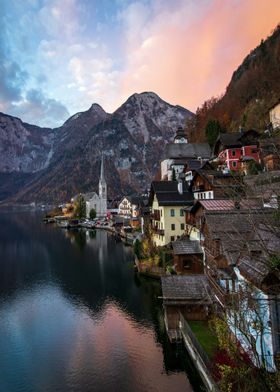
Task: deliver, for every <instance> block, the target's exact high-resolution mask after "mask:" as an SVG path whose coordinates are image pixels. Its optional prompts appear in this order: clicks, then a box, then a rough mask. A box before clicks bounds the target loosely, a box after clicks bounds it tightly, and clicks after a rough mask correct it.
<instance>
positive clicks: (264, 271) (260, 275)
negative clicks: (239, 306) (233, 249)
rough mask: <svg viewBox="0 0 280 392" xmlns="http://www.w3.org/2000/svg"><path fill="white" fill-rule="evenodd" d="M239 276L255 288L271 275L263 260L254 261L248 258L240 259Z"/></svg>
mask: <svg viewBox="0 0 280 392" xmlns="http://www.w3.org/2000/svg"><path fill="white" fill-rule="evenodd" d="M238 269H239V271H240V272H241V274H242V275H243V276H244V277H245V278H246V279H248V280H249V281H250V282H251V283H254V284H255V285H257V286H260V285H262V284H263V282H264V280H265V278H266V277H267V276H268V275H269V274H270V273H271V269H270V268H269V266H268V264H267V262H265V260H264V259H261V258H258V259H256V258H255V257H254V259H252V258H250V257H242V258H241V259H240V261H239V264H238Z"/></svg>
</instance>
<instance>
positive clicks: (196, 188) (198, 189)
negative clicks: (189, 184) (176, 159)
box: [192, 185, 205, 192]
mask: <svg viewBox="0 0 280 392" xmlns="http://www.w3.org/2000/svg"><path fill="white" fill-rule="evenodd" d="M192 191H193V192H204V191H205V186H204V185H196V186H194V187H193V188H192Z"/></svg>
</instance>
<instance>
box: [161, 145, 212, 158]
mask: <svg viewBox="0 0 280 392" xmlns="http://www.w3.org/2000/svg"><path fill="white" fill-rule="evenodd" d="M164 156H165V159H173V158H199V157H201V158H203V159H210V157H211V149H210V146H209V144H208V143H168V144H167V146H166V148H165V154H164Z"/></svg>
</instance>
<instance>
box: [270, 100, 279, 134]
mask: <svg viewBox="0 0 280 392" xmlns="http://www.w3.org/2000/svg"><path fill="white" fill-rule="evenodd" d="M269 119H270V122H271V125H272V128H273V129H276V128H279V127H280V102H279V101H278V102H277V103H276V104H274V105H273V106H272V107H271V108H270V110H269Z"/></svg>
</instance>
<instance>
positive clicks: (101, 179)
mask: <svg viewBox="0 0 280 392" xmlns="http://www.w3.org/2000/svg"><path fill="white" fill-rule="evenodd" d="M99 181H100V182H105V177H104V161H103V153H102V154H101V167H100V179H99Z"/></svg>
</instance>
